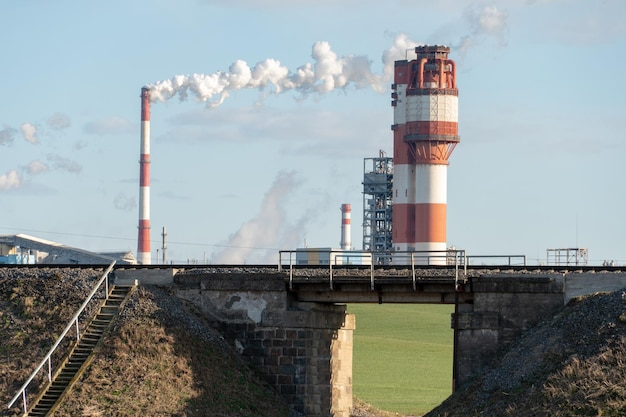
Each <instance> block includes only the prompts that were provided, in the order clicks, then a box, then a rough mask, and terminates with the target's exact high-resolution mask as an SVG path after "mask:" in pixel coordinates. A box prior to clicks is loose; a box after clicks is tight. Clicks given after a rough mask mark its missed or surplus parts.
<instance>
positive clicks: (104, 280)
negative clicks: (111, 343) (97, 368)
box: [8, 261, 115, 414]
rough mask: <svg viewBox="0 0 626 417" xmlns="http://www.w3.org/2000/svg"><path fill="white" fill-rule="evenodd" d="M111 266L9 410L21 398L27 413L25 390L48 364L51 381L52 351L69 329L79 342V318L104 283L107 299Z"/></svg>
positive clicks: (29, 378) (16, 396) (10, 404)
mask: <svg viewBox="0 0 626 417" xmlns="http://www.w3.org/2000/svg"><path fill="white" fill-rule="evenodd" d="M113 265H115V261H113V262H111V265H109V267H108V268H107V270H106V271H104V273H103V274H102V277H101V278H100V280H99V281H98V282H97V283H96V286H95V287H94V289H93V290H92V291H91V293H90V294H89V295H88V296H87V299H86V300H85V302H83V305H82V306H80V308H79V309H78V312H77V313H76V314H75V315H74V317H73V318H72V320H70V322H69V323H68V325H67V327H66V328H65V330H63V333H61V336H59V338H58V339H57V341H56V343H55V344H54V345H53V346H52V347H51V348H50V350H49V351H48V354H47V355H46V357H45V358H44V359H43V360H42V361H41V363H40V364H39V366H37V368H36V369H35V370H34V371H33V373H32V374H31V375H30V377H28V379H27V380H26V382H25V383H24V385H22V387H21V388H20V389H19V391H18V392H17V394H15V397H13V399H12V400H11V402H10V403H9V404H8V408H9V409H10V408H11V407H12V406H13V404H15V402H16V401H17V399H18V398H19V397H20V396H21V397H22V402H23V405H24V414H26V413H27V412H28V407H27V403H26V388H27V387H28V385H29V384H30V383H31V382H32V380H33V379H34V378H35V376H37V374H38V373H39V371H41V369H42V368H43V366H44V365H45V364H46V363H47V364H48V382H51V381H52V375H53V372H52V354H53V353H54V351H55V350H56V349H57V347H58V346H59V344H60V343H61V342H62V341H63V339H64V338H65V336H66V335H67V334H68V333H69V331H70V329H71V328H72V327H73V326H75V327H76V340H77V341H78V340H80V337H81V336H80V328H79V326H78V323H79V316H80V315H81V313H82V312H83V311H84V310H85V308H86V307H87V305H88V304H89V302H90V301H91V300H92V299H93V298H94V296H95V295H96V293H97V292H98V290H99V289H100V287H101V286H102V284H103V283H104V294H105V296H104V297H105V300H106V299H108V297H109V280H108V279H107V278H108V276H109V273H110V272H111V270H112V269H113Z"/></svg>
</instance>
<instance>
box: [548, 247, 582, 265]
mask: <svg viewBox="0 0 626 417" xmlns="http://www.w3.org/2000/svg"><path fill="white" fill-rule="evenodd" d="M546 255H547V260H548V265H559V266H563V265H565V266H569V265H587V263H588V262H589V251H588V250H587V248H548V249H546Z"/></svg>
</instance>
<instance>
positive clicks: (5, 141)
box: [0, 126, 17, 146]
mask: <svg viewBox="0 0 626 417" xmlns="http://www.w3.org/2000/svg"><path fill="white" fill-rule="evenodd" d="M16 133H17V130H15V129H13V128H11V127H8V126H5V127H4V129H2V130H0V145H7V146H8V145H10V144H12V143H13V140H14V139H15V134H16Z"/></svg>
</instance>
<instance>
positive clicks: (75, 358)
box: [26, 286, 134, 416]
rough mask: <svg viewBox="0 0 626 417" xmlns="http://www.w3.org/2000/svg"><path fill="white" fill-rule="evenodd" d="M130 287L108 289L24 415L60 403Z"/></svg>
mask: <svg viewBox="0 0 626 417" xmlns="http://www.w3.org/2000/svg"><path fill="white" fill-rule="evenodd" d="M133 288H134V286H115V287H113V288H112V289H111V292H110V293H109V296H108V297H107V299H106V300H105V301H104V303H103V304H102V305H101V306H100V309H99V311H98V314H96V316H95V317H94V318H93V319H92V320H91V322H90V323H89V325H88V326H87V329H86V330H85V333H84V334H83V335H82V337H81V338H80V340H79V341H78V342H77V343H76V345H75V346H74V348H73V349H72V350H71V351H70V353H69V355H68V356H67V358H66V359H65V361H64V362H63V365H61V367H60V368H59V371H58V372H57V373H56V374H55V376H54V377H53V378H52V381H50V382H49V383H48V385H47V386H46V387H45V388H44V389H43V391H42V392H41V393H40V394H39V396H37V398H36V399H35V400H34V401H33V405H32V407H31V408H30V410H29V411H28V413H27V414H26V415H27V416H47V415H50V413H51V412H52V411H54V410H55V409H56V408H57V407H58V406H59V405H60V403H61V400H62V399H63V398H64V397H65V396H66V395H67V394H68V392H69V391H70V388H71V387H72V385H73V384H74V382H75V381H77V380H78V378H79V377H80V375H81V374H82V373H83V372H84V370H85V369H86V368H87V366H89V364H90V363H91V361H92V360H93V351H94V349H95V348H96V346H97V345H98V344H99V343H100V341H101V340H102V338H103V336H104V332H105V331H106V330H107V329H108V328H109V326H110V325H111V323H112V322H113V320H114V319H115V317H116V316H117V315H118V313H119V311H120V310H121V308H122V307H123V305H124V302H125V301H126V300H127V299H128V296H129V294H130V293H131V291H132V289H133Z"/></svg>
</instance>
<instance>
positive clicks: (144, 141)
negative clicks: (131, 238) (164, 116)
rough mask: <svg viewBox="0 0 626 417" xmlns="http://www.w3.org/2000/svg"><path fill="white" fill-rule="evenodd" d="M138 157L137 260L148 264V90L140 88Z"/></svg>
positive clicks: (149, 259)
mask: <svg viewBox="0 0 626 417" xmlns="http://www.w3.org/2000/svg"><path fill="white" fill-rule="evenodd" d="M140 154H141V156H140V158H139V227H138V229H139V235H138V238H137V261H138V262H139V263H140V264H144V265H145V264H150V263H152V259H151V256H150V90H149V89H148V88H147V87H143V88H142V89H141V150H140Z"/></svg>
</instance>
